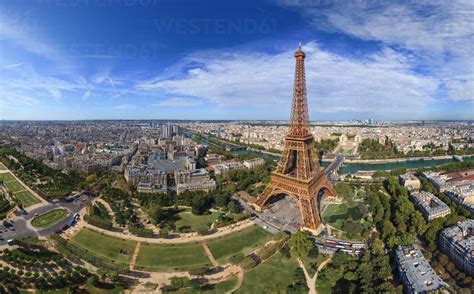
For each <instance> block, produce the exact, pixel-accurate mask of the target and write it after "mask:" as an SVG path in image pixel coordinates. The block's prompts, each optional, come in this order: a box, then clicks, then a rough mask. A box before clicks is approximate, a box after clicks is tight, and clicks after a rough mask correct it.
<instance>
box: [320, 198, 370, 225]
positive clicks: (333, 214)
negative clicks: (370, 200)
mask: <svg viewBox="0 0 474 294" xmlns="http://www.w3.org/2000/svg"><path fill="white" fill-rule="evenodd" d="M361 217H362V213H361V211H360V208H359V206H358V205H357V203H355V204H352V205H351V206H348V205H347V203H342V204H329V206H328V207H327V208H326V209H325V210H324V212H323V215H322V218H323V222H324V223H328V224H330V225H331V226H333V227H335V228H336V229H339V230H342V229H343V224H344V221H347V220H349V219H350V218H352V220H353V221H359V220H360V218H361Z"/></svg>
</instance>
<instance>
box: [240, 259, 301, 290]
mask: <svg viewBox="0 0 474 294" xmlns="http://www.w3.org/2000/svg"><path fill="white" fill-rule="evenodd" d="M297 267H298V264H297V262H296V261H295V260H294V259H293V258H290V259H288V258H286V257H284V256H282V255H281V254H280V253H277V254H276V255H274V256H273V257H271V258H270V259H269V260H267V261H265V262H264V263H262V264H260V265H258V266H257V267H255V268H253V269H251V270H250V271H248V272H246V273H245V275H244V281H243V283H242V286H241V287H240V288H239V289H238V290H237V291H236V292H235V293H238V294H247V293H249V294H253V293H285V292H286V288H287V287H288V286H289V285H291V284H292V283H293V275H294V272H295V269H296V268H297Z"/></svg>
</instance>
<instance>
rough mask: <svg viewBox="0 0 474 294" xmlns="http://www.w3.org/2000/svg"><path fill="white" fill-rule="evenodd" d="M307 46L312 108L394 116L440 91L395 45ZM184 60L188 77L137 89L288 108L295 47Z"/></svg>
mask: <svg viewBox="0 0 474 294" xmlns="http://www.w3.org/2000/svg"><path fill="white" fill-rule="evenodd" d="M304 50H305V51H306V80H307V87H308V99H309V100H310V103H309V104H310V110H312V112H348V111H350V112H381V113H382V112H383V113H386V114H387V113H388V114H392V117H393V112H394V110H395V111H397V112H398V113H411V114H413V113H417V112H418V111H421V108H423V107H425V106H426V105H427V104H428V103H429V102H430V101H431V100H432V98H431V97H432V96H433V95H434V94H435V92H436V89H437V82H436V80H434V79H432V78H430V77H426V76H422V75H418V74H415V73H413V72H412V71H411V67H410V66H411V65H410V63H409V61H408V60H407V58H405V57H404V56H402V55H400V54H399V53H397V52H395V51H393V50H390V49H386V50H384V51H382V52H381V53H379V54H375V55H374V56H372V57H371V58H370V59H364V60H354V59H351V58H346V57H343V56H340V55H336V54H333V53H330V52H327V51H323V50H321V49H319V48H318V47H317V45H316V44H315V43H309V44H307V45H306V46H304ZM180 64H182V68H183V69H187V71H186V72H185V73H184V75H178V76H175V77H174V78H166V79H162V78H158V79H155V80H151V81H147V82H144V83H140V84H139V85H138V86H137V89H138V90H140V91H144V92H146V93H157V92H158V93H164V94H169V95H182V96H190V97H199V98H203V99H206V100H207V101H210V102H212V103H216V104H218V105H219V106H223V107H235V106H247V107H249V108H252V107H260V108H262V109H265V108H266V109H269V110H270V111H269V112H279V113H282V114H284V113H287V112H288V109H289V105H290V103H291V97H292V86H293V75H294V57H293V51H292V50H291V51H286V52H282V53H280V54H276V55H271V54H261V53H254V54H243V53H235V52H232V53H229V52H227V53H225V52H224V53H220V54H219V53H214V54H212V55H209V54H207V53H202V54H193V55H190V56H188V57H187V58H186V62H183V61H180ZM196 64H197V65H198V66H196ZM193 65H194V66H193ZM313 118H314V119H317V117H313Z"/></svg>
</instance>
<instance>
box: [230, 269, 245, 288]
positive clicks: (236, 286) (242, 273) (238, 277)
mask: <svg viewBox="0 0 474 294" xmlns="http://www.w3.org/2000/svg"><path fill="white" fill-rule="evenodd" d="M237 279H238V281H237V285H235V286H234V288H232V290H230V293H234V292H235V291H237V290H239V289H240V287H242V283H243V281H244V271H243V270H242V271H240V272H239V273H238V274H237Z"/></svg>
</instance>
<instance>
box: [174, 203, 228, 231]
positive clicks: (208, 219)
mask: <svg viewBox="0 0 474 294" xmlns="http://www.w3.org/2000/svg"><path fill="white" fill-rule="evenodd" d="M178 216H179V217H180V218H181V219H180V220H178V221H177V222H176V228H178V229H179V228H180V227H183V226H189V227H191V230H192V231H194V232H198V231H200V230H204V229H207V228H208V225H209V224H210V223H213V222H214V221H215V220H217V218H218V217H219V213H218V212H212V213H211V214H206V215H194V214H193V213H192V212H191V209H185V210H183V211H182V212H180V213H178Z"/></svg>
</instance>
